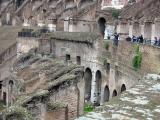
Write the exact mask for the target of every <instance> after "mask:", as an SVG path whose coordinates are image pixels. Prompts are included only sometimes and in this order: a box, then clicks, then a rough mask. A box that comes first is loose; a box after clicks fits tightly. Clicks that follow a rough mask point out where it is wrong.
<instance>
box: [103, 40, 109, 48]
mask: <svg viewBox="0 0 160 120" xmlns="http://www.w3.org/2000/svg"><path fill="white" fill-rule="evenodd" d="M104 48H105V49H106V50H108V49H109V42H107V41H105V42H104Z"/></svg>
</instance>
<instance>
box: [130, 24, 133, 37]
mask: <svg viewBox="0 0 160 120" xmlns="http://www.w3.org/2000/svg"><path fill="white" fill-rule="evenodd" d="M129 36H130V37H132V36H133V24H130V25H129Z"/></svg>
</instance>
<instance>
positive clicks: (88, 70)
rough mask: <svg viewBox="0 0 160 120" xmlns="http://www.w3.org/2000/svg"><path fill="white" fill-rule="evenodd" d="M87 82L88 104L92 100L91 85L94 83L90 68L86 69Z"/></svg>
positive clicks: (86, 95)
mask: <svg viewBox="0 0 160 120" xmlns="http://www.w3.org/2000/svg"><path fill="white" fill-rule="evenodd" d="M84 80H85V101H86V102H88V101H90V99H91V83H92V72H91V69H90V68H86V70H85V73H84Z"/></svg>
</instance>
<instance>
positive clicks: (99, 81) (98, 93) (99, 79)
mask: <svg viewBox="0 0 160 120" xmlns="http://www.w3.org/2000/svg"><path fill="white" fill-rule="evenodd" d="M95 77H96V96H97V105H100V100H101V84H102V75H101V71H100V70H97V72H96V76H95Z"/></svg>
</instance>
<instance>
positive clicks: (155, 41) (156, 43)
mask: <svg viewBox="0 0 160 120" xmlns="http://www.w3.org/2000/svg"><path fill="white" fill-rule="evenodd" d="M154 45H158V39H157V37H154Z"/></svg>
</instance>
